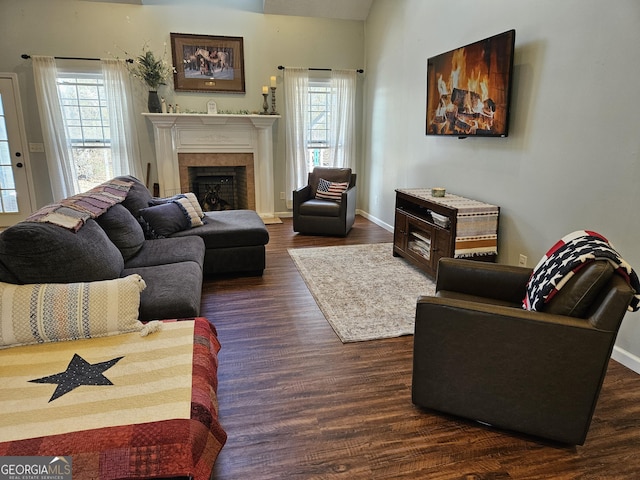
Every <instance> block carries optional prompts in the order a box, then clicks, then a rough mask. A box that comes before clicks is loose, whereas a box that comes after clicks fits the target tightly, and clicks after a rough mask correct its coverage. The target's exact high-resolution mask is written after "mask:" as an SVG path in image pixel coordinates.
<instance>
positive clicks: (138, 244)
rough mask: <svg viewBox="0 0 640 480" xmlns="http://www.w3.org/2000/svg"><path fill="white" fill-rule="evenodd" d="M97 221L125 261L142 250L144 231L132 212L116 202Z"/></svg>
mask: <svg viewBox="0 0 640 480" xmlns="http://www.w3.org/2000/svg"><path fill="white" fill-rule="evenodd" d="M96 221H97V222H98V223H99V224H100V226H101V227H102V229H103V230H104V231H105V233H106V234H107V236H108V237H109V239H110V240H111V241H112V242H113V243H114V245H115V246H116V247H118V249H119V250H120V252H121V253H122V257H123V258H124V260H125V262H126V261H127V260H129V259H130V258H131V257H133V256H134V255H135V254H136V253H138V252H139V251H140V249H141V248H142V245H143V244H144V232H143V231H142V227H141V226H140V224H139V223H138V221H137V220H136V219H135V218H134V216H133V215H131V212H130V211H129V210H127V209H126V208H125V207H123V206H122V205H120V204H116V205H114V206H113V207H111V208H110V209H109V210H107V211H106V212H104V213H103V214H102V215H100V216H99V217H98V218H97V219H96Z"/></svg>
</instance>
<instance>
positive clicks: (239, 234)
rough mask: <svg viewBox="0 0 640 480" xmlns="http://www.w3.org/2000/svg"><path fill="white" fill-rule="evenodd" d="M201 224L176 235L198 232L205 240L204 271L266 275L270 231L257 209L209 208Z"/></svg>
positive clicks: (206, 273) (181, 235) (208, 272)
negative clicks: (267, 245) (209, 210)
mask: <svg viewBox="0 0 640 480" xmlns="http://www.w3.org/2000/svg"><path fill="white" fill-rule="evenodd" d="M202 222H203V223H204V225H203V226H201V227H195V228H192V229H189V230H184V231H182V232H177V233H174V234H173V235H172V237H183V236H190V235H198V236H199V237H201V238H202V239H203V240H204V245H205V254H204V265H203V274H204V275H205V276H212V275H220V274H231V273H233V274H238V273H240V274H244V275H262V273H263V271H264V268H265V245H266V244H267V243H268V242H269V232H268V230H267V228H266V227H265V225H264V222H263V221H262V219H261V218H260V216H259V215H258V214H257V213H256V212H255V211H253V210H222V211H219V212H206V213H205V217H204V218H203V219H202Z"/></svg>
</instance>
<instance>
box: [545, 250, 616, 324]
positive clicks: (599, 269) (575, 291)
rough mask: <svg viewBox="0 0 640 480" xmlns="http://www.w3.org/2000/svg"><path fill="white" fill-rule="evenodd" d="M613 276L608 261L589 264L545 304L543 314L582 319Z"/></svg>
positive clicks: (611, 267) (612, 270)
mask: <svg viewBox="0 0 640 480" xmlns="http://www.w3.org/2000/svg"><path fill="white" fill-rule="evenodd" d="M613 274H614V269H613V266H612V265H611V264H610V263H609V262H608V261H602V260H601V261H595V262H589V263H587V264H586V265H585V266H584V267H582V268H580V270H578V271H577V272H576V273H575V275H573V277H571V279H570V280H569V281H568V282H567V283H566V285H564V286H563V287H562V288H561V289H560V290H558V292H557V293H556V294H555V295H554V296H553V298H552V299H551V300H549V302H548V303H546V304H545V307H544V310H543V311H544V312H546V313H554V314H556V315H568V316H570V317H580V318H583V317H584V316H585V315H586V313H587V310H588V308H589V306H590V305H591V304H592V303H593V301H594V300H595V299H596V297H597V296H598V294H599V293H600V291H601V290H602V288H604V286H605V285H607V283H609V280H611V277H612V276H613Z"/></svg>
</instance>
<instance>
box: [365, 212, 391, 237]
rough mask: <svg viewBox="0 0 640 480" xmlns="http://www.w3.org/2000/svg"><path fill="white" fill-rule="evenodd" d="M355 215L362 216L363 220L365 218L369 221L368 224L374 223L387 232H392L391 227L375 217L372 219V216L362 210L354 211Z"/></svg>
mask: <svg viewBox="0 0 640 480" xmlns="http://www.w3.org/2000/svg"><path fill="white" fill-rule="evenodd" d="M356 213H357V214H358V215H361V216H363V217H364V218H366V219H367V220H369V221H370V222H373V223H375V224H376V225H378V226H380V227H382V228H384V229H385V230H387V231H389V232H393V225H389V224H388V223H386V222H383V221H382V220H380V219H379V218H377V217H374V216H373V215H369V214H368V213H367V212H364V211H362V210H356Z"/></svg>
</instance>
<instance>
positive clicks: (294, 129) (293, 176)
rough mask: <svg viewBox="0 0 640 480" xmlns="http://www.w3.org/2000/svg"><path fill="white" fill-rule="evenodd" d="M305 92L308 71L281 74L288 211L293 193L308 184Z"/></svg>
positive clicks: (300, 70) (306, 103) (307, 104)
mask: <svg viewBox="0 0 640 480" xmlns="http://www.w3.org/2000/svg"><path fill="white" fill-rule="evenodd" d="M308 92H309V70H308V69H306V68H294V67H287V68H286V69H285V71H284V109H285V143H286V145H285V156H286V192H287V193H286V195H287V196H286V200H287V208H292V204H293V191H294V190H295V189H297V188H300V187H302V186H304V185H306V184H307V177H308V168H307V142H306V139H307V130H308V128H309V125H308V124H309V93H308Z"/></svg>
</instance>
